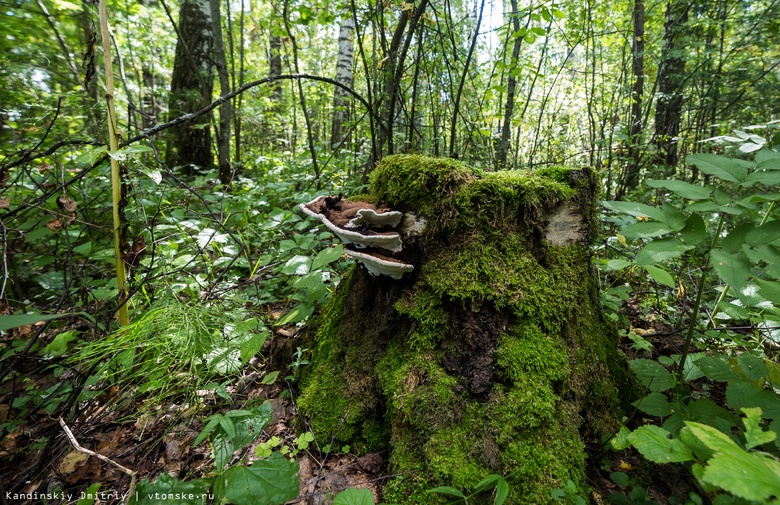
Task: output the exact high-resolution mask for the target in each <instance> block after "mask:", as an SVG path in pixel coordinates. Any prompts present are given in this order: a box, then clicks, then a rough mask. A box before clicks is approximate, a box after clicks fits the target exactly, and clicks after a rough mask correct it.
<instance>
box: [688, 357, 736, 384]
mask: <svg viewBox="0 0 780 505" xmlns="http://www.w3.org/2000/svg"><path fill="white" fill-rule="evenodd" d="M696 366H698V367H699V368H700V369H701V371H702V372H704V375H705V376H706V377H707V378H708V379H710V380H714V381H720V382H727V381H736V380H740V379H741V377H740V376H739V374H738V373H737V372H735V371H734V370H733V369H732V368H731V367H730V366H729V365H728V363H726V362H725V361H723V360H722V359H720V358H718V357H715V356H705V357H704V358H701V359H698V360H696Z"/></svg>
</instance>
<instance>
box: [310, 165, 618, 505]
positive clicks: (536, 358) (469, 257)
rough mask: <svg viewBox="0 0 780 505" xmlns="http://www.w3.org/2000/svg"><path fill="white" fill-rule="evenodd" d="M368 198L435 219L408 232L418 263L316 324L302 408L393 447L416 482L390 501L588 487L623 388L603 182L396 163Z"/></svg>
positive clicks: (350, 297)
mask: <svg viewBox="0 0 780 505" xmlns="http://www.w3.org/2000/svg"><path fill="white" fill-rule="evenodd" d="M368 199H370V200H371V201H373V202H375V203H381V204H382V205H386V206H389V207H392V208H393V209H396V210H401V211H404V212H407V213H409V212H411V213H414V214H416V215H417V216H419V217H422V218H424V219H425V220H426V221H427V226H426V228H425V231H424V232H423V233H422V234H420V235H418V236H416V237H414V236H413V237H407V238H406V240H405V244H404V251H403V254H404V257H405V261H408V262H411V263H413V264H414V266H415V270H414V271H413V272H412V273H409V274H406V275H404V277H403V278H402V279H400V280H393V279H390V278H386V277H372V276H370V275H369V274H368V273H367V272H366V271H365V269H363V268H362V267H356V268H355V269H353V270H352V271H351V273H349V274H348V275H347V276H346V277H345V278H344V279H343V280H342V282H341V284H340V285H339V287H338V289H337V291H336V293H335V294H334V296H333V299H332V300H331V302H330V303H329V304H328V306H327V307H325V309H324V310H323V312H322V314H321V315H320V316H319V317H318V318H317V320H316V321H315V322H314V323H313V325H312V326H311V327H310V330H309V337H308V338H310V339H311V342H310V343H309V344H308V345H307V347H309V348H311V349H312V350H313V355H312V359H311V364H310V365H309V366H308V367H306V369H305V371H304V375H303V377H302V380H301V392H300V395H299V398H298V407H299V410H300V412H301V413H303V414H304V415H306V416H307V417H308V418H309V419H310V422H311V426H312V429H313V430H314V432H315V435H316V436H317V437H318V439H319V440H320V441H321V442H322V443H323V444H326V443H329V442H331V441H335V442H336V444H349V445H350V446H351V447H352V448H355V449H358V450H363V451H368V450H380V449H389V453H390V459H389V464H390V468H389V471H390V472H392V473H394V474H402V475H403V477H401V478H397V479H395V480H391V481H389V482H388V484H387V485H386V486H385V489H384V492H385V501H386V502H394V503H404V504H410V503H436V500H437V497H436V495H432V494H426V493H425V491H426V490H428V489H430V488H431V487H433V486H438V485H450V486H454V487H457V488H460V489H463V490H465V491H469V490H471V489H472V488H473V486H474V485H475V484H476V483H477V482H479V481H480V480H481V479H482V478H484V477H485V476H487V475H489V474H500V475H504V476H507V480H508V481H509V484H510V498H509V500H508V503H533V504H538V503H547V502H551V501H552V500H551V497H550V491H551V490H552V489H555V488H556V487H563V486H564V485H565V483H566V482H567V480H569V479H571V480H572V481H573V482H574V483H575V484H576V485H577V489H578V490H580V491H581V492H582V493H583V494H585V493H587V489H588V488H587V485H586V483H585V457H586V453H585V444H586V443H588V442H593V441H597V440H598V437H599V436H601V435H603V434H605V433H609V432H611V430H614V429H615V428H616V426H617V424H616V421H617V420H618V419H619V418H620V399H619V390H618V387H617V384H621V383H623V381H625V380H626V375H625V373H626V372H625V367H624V366H623V360H622V359H621V357H620V355H619V353H618V351H617V339H616V336H615V332H614V331H613V330H612V329H611V328H610V327H609V326H608V325H607V324H605V322H604V321H603V320H602V318H601V314H600V310H599V307H598V301H597V297H596V289H595V285H594V278H593V276H592V269H591V262H590V254H589V250H588V245H589V242H590V240H591V238H592V236H593V233H594V227H595V225H594V223H595V216H594V213H595V212H594V209H595V182H594V176H593V174H592V173H591V172H590V171H579V170H568V169H562V168H550V169H544V170H541V171H537V172H534V173H523V172H515V171H513V172H494V173H481V172H479V171H476V170H472V169H470V168H468V167H466V166H464V165H462V164H460V163H458V162H454V161H452V160H445V159H431V158H423V157H419V156H391V157H388V158H385V159H384V160H383V161H382V163H381V164H380V165H379V166H378V167H377V168H376V170H375V171H374V172H373V173H372V175H371V194H370V195H369V197H368ZM338 446H339V445H334V447H338Z"/></svg>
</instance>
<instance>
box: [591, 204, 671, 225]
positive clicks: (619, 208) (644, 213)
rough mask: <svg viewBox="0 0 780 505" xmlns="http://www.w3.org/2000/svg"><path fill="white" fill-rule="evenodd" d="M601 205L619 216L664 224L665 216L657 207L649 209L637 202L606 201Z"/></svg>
mask: <svg viewBox="0 0 780 505" xmlns="http://www.w3.org/2000/svg"><path fill="white" fill-rule="evenodd" d="M601 204H602V205H603V206H604V207H606V208H607V209H609V210H611V211H613V212H619V213H621V214H628V215H630V216H634V217H649V218H651V219H655V220H656V221H660V222H664V221H665V220H666V216H665V215H664V213H663V211H662V210H661V209H659V208H657V207H651V206H650V205H646V204H644V203H638V202H618V201H606V202H601Z"/></svg>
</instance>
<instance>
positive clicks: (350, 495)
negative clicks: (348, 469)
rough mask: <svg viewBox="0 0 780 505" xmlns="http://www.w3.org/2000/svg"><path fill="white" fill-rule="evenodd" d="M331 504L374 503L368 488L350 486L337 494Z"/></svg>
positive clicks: (366, 504) (363, 504) (359, 504)
mask: <svg viewBox="0 0 780 505" xmlns="http://www.w3.org/2000/svg"><path fill="white" fill-rule="evenodd" d="M333 505H374V495H373V494H371V491H370V490H368V489H357V488H354V487H352V488H349V489H346V490H344V491H342V492H340V493H339V494H337V495H336V497H335V498H334V499H333Z"/></svg>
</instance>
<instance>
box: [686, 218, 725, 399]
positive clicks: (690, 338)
mask: <svg viewBox="0 0 780 505" xmlns="http://www.w3.org/2000/svg"><path fill="white" fill-rule="evenodd" d="M725 218H726V214H725V213H723V212H721V214H720V221H719V222H718V231H716V232H715V236H714V237H713V238H712V245H711V246H710V251H712V250H713V249H715V247H716V246H717V245H718V241H719V240H720V233H721V232H722V231H723V222H724V220H725ZM709 265H710V255H709V254H708V255H707V259H706V260H705V261H704V265H703V266H702V269H701V279H699V288H698V292H697V293H696V302H695V303H694V304H693V314H691V322H690V324H689V325H688V334H687V335H686V336H685V344H684V345H683V351H682V354H681V355H680V364H679V366H678V367H677V384H682V383H683V371H684V370H685V361H686V360H687V359H688V351H689V350H690V349H691V343H692V342H693V332H694V330H695V329H696V318H697V317H699V308H700V307H701V298H702V293H704V285H705V284H706V283H707V267H709Z"/></svg>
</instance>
